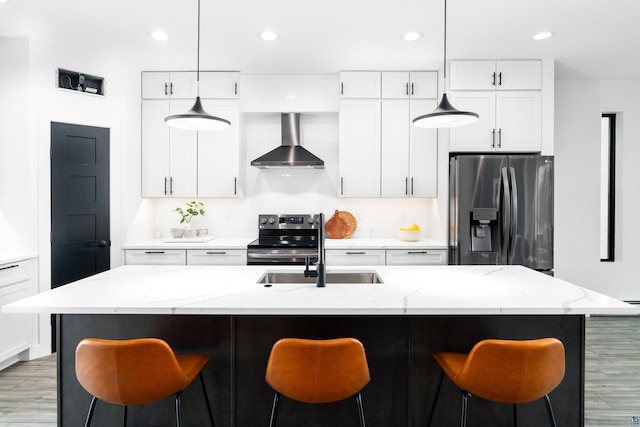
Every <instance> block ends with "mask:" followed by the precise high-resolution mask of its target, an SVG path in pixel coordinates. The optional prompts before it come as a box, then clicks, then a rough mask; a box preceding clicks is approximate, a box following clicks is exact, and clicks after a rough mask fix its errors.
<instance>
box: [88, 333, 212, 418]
mask: <svg viewBox="0 0 640 427" xmlns="http://www.w3.org/2000/svg"><path fill="white" fill-rule="evenodd" d="M209 359H210V356H209V355H206V354H175V353H174V352H173V350H172V349H171V347H170V346H169V344H167V343H166V342H165V341H163V340H160V339H157V338H138V339H132V340H106V339H99V338H86V339H83V340H82V341H80V343H79V344H78V347H77V348H76V376H77V378H78V381H80V384H81V385H82V387H84V389H85V390H87V391H88V392H89V393H90V394H91V395H92V396H93V399H91V405H90V406H89V412H88V413H87V420H86V422H85V427H89V425H90V424H91V418H92V417H93V410H94V409H95V406H96V401H97V400H98V399H100V400H103V401H105V402H108V403H113V404H115V405H122V406H123V425H124V426H125V427H126V425H127V407H128V406H132V405H142V404H146V403H151V402H156V401H158V400H162V399H165V398H167V397H169V396H172V395H175V396H176V402H175V405H176V425H177V426H178V427H180V426H182V413H181V405H180V396H181V394H182V391H184V389H186V388H187V386H189V384H191V382H192V381H193V380H194V379H195V377H196V376H200V383H201V384H202V391H203V393H204V398H205V401H206V403H207V411H208V412H209V420H210V421H211V426H212V427H215V424H214V422H213V414H212V413H211V405H210V404H209V396H208V395H207V389H206V388H205V385H204V378H203V376H202V368H203V367H204V365H205V364H206V363H207V362H208V361H209Z"/></svg>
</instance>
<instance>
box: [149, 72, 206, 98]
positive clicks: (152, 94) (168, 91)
mask: <svg viewBox="0 0 640 427" xmlns="http://www.w3.org/2000/svg"><path fill="white" fill-rule="evenodd" d="M197 89H198V85H197V79H196V73H195V71H194V72H190V71H180V72H168V71H144V72H143V73H142V98H143V99H164V98H195V97H196V94H197Z"/></svg>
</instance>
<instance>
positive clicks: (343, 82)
mask: <svg viewBox="0 0 640 427" xmlns="http://www.w3.org/2000/svg"><path fill="white" fill-rule="evenodd" d="M380 80H381V75H380V72H379V71H343V72H341V73H340V98H380V94H381V87H380V86H381V83H380Z"/></svg>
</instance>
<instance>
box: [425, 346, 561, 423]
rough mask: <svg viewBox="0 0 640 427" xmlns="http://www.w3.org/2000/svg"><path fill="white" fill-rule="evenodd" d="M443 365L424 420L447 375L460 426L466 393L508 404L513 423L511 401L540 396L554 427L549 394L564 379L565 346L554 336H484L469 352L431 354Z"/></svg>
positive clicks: (465, 416)
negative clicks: (457, 400) (456, 396)
mask: <svg viewBox="0 0 640 427" xmlns="http://www.w3.org/2000/svg"><path fill="white" fill-rule="evenodd" d="M433 357H434V359H435V360H436V362H438V364H439V365H440V367H441V368H442V374H441V375H440V380H439V381H438V386H437V389H436V395H435V398H434V401H433V404H432V406H431V412H430V414H429V421H428V424H427V426H430V425H431V421H432V419H433V413H434V411H435V408H436V403H437V402H438V395H439V393H440V387H441V386H442V379H443V377H444V375H445V374H446V375H447V377H448V378H449V379H450V380H451V381H452V382H453V383H454V384H455V385H456V386H458V388H459V389H460V391H461V392H462V414H461V419H460V425H461V426H462V427H464V426H466V422H467V401H468V398H469V397H470V396H471V395H474V396H478V397H481V398H483V399H486V400H491V401H494V402H501V403H510V404H512V405H513V422H514V425H515V426H517V425H518V418H517V412H516V405H517V404H518V403H524V402H531V401H534V400H537V399H540V398H542V397H544V401H545V403H546V406H547V414H548V416H549V422H550V423H551V425H552V426H554V427H555V426H556V421H555V418H554V416H553V410H552V408H551V400H550V399H549V393H550V392H551V391H552V390H553V389H555V388H556V387H557V386H558V384H560V382H561V381H562V378H564V368H565V360H564V346H563V345H562V342H560V341H559V340H558V339H556V338H541V339H536V340H523V341H514V340H494V339H489V340H484V341H480V342H479V343H477V344H476V345H475V346H474V347H473V349H472V350H471V353H469V354H463V353H436V354H434V355H433Z"/></svg>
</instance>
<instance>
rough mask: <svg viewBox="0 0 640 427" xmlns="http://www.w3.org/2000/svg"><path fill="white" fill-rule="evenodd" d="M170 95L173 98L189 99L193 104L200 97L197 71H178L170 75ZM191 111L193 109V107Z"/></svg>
mask: <svg viewBox="0 0 640 427" xmlns="http://www.w3.org/2000/svg"><path fill="white" fill-rule="evenodd" d="M169 79H170V82H169V94H170V96H171V98H188V99H191V104H192V105H193V102H194V100H195V97H196V96H197V95H198V85H197V81H198V80H197V77H196V72H195V71H178V72H172V73H170V75H169ZM192 105H190V106H189V108H188V109H187V110H189V109H191V106H192Z"/></svg>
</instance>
